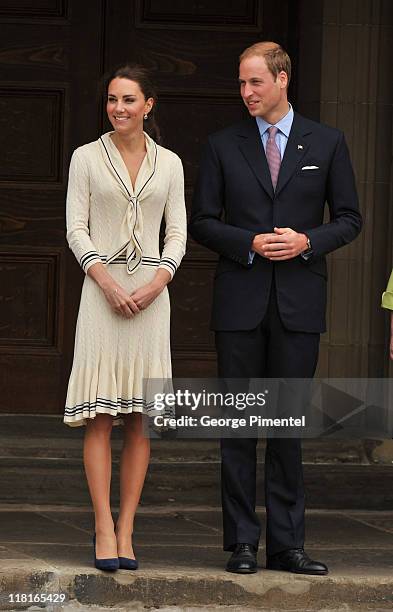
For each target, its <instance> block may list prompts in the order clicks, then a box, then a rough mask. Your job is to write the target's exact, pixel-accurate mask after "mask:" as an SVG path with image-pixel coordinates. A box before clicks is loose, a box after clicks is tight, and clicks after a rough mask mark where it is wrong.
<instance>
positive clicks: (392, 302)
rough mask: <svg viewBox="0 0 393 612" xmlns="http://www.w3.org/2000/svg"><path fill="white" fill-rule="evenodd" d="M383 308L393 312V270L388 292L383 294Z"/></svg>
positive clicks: (387, 288)
mask: <svg viewBox="0 0 393 612" xmlns="http://www.w3.org/2000/svg"><path fill="white" fill-rule="evenodd" d="M382 308H387V309H388V310H393V270H392V273H391V275H390V278H389V282H388V286H387V287H386V291H384V293H383V294H382Z"/></svg>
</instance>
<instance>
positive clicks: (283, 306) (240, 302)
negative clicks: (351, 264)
mask: <svg viewBox="0 0 393 612" xmlns="http://www.w3.org/2000/svg"><path fill="white" fill-rule="evenodd" d="M290 74H291V63H290V59H289V57H288V55H287V53H286V52H285V51H284V50H283V49H282V47H280V46H279V45H278V44H276V43H271V42H260V43H257V44H255V45H253V46H252V47H249V48H248V49H246V50H245V51H244V52H243V53H242V55H241V56H240V64H239V83H240V94H241V97H242V99H243V102H244V104H245V105H246V107H247V109H248V112H249V115H250V117H249V118H248V119H246V120H245V121H243V122H242V123H240V124H238V125H235V126H231V127H229V128H227V129H224V130H222V131H220V132H218V133H216V134H214V135H212V136H210V137H209V141H208V144H207V148H206V151H205V153H204V156H203V159H202V162H201V166H200V171H199V177H198V181H197V184H196V189H195V197H194V203H193V211H192V216H191V222H190V232H191V235H192V236H193V238H194V239H195V240H196V241H197V242H200V243H201V244H203V245H205V246H206V247H208V248H209V249H212V250H213V251H215V252H216V253H218V254H219V255H220V259H219V263H218V267H217V272H216V277H215V283H214V296H213V313H212V329H213V330H215V332H216V347H217V356H218V374H219V376H220V377H225V378H231V377H233V378H239V377H244V378H249V377H255V378H264V377H271V378H282V377H289V378H292V377H294V378H312V377H313V375H314V373H315V368H316V365H317V360H318V347H319V336H320V333H321V332H324V331H326V323H325V310H326V284H327V283H326V277H327V269H326V261H325V255H326V254H327V253H329V252H330V251H333V250H335V249H337V248H339V247H341V246H343V245H344V244H347V243H348V242H350V241H351V240H353V239H354V238H355V237H356V236H357V234H358V233H359V231H360V229H361V216H360V213H359V207H358V198H357V194H356V187H355V181H354V175H353V170H352V166H351V162H350V158H349V154H348V149H347V146H346V143H345V140H344V135H343V134H342V132H340V131H339V130H337V129H334V128H331V127H327V126H324V125H321V124H319V123H315V122H313V121H310V120H308V119H305V118H304V117H301V116H300V115H298V114H297V113H294V111H293V109H292V106H291V105H290V104H289V103H288V99H287V88H288V83H289V80H290ZM325 202H327V203H328V207H329V212H330V221H329V222H328V223H324V222H323V215H324V208H325ZM256 443H257V440H256V439H244V438H243V439H242V438H228V439H222V440H221V455H222V504H223V523H224V550H228V551H232V556H231V557H230V559H229V561H228V564H227V570H228V571H232V572H237V573H254V572H256V571H257V562H256V552H257V548H258V542H259V536H260V525H259V521H258V518H257V515H256V513H255V495H256V491H255V488H256V484H255V479H256ZM265 496H266V513H267V534H266V553H267V568H268V569H278V570H287V571H291V572H296V573H301V574H317V575H324V574H327V572H328V569H327V567H326V565H324V564H323V563H319V562H316V561H312V560H311V559H310V558H309V557H308V555H307V554H306V553H305V551H304V548H303V546H304V487H303V471H302V459H301V444H300V440H298V439H282V438H271V439H268V440H267V449H266V457H265Z"/></svg>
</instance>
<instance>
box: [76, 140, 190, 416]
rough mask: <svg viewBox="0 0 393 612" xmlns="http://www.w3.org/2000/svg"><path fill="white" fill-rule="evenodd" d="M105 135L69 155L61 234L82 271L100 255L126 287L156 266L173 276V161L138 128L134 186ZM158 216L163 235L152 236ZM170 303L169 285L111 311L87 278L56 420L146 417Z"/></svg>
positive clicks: (166, 360) (177, 246)
mask: <svg viewBox="0 0 393 612" xmlns="http://www.w3.org/2000/svg"><path fill="white" fill-rule="evenodd" d="M112 133H113V132H108V133H106V134H104V135H103V136H101V138H99V139H98V140H97V141H95V142H91V143H89V144H86V145H84V146H82V147H79V148H78V149H76V150H75V151H74V153H73V156H72V159H71V164H70V173H69V182H68V192H67V240H68V243H69V246H70V248H71V249H72V251H73V253H74V254H75V257H76V258H77V260H78V261H79V263H80V265H81V267H82V269H83V270H84V272H85V273H86V272H87V270H88V269H89V268H90V266H92V265H93V264H95V263H96V262H99V261H101V262H102V263H104V264H105V265H106V266H107V269H108V272H109V273H110V274H111V276H113V278H114V279H116V281H117V282H118V283H119V284H120V285H121V286H122V287H123V288H124V289H125V290H126V291H128V292H129V293H132V292H133V291H135V290H136V289H137V288H139V287H141V286H143V285H145V284H146V283H149V282H150V281H151V280H152V279H153V278H154V276H155V274H156V271H157V268H165V269H166V270H168V272H170V274H171V277H173V274H174V273H175V272H176V270H177V268H178V266H179V264H180V262H181V259H182V257H183V255H184V252H185V245H186V235H187V229H186V224H187V221H186V210H185V204H184V179H183V168H182V164H181V161H180V159H179V157H178V156H177V155H175V153H173V152H172V151H169V150H168V149H165V148H163V147H161V146H159V145H157V144H156V143H155V142H154V141H153V140H152V139H151V138H150V137H149V136H148V135H147V134H145V141H146V148H147V154H146V156H145V158H144V160H143V162H142V165H141V168H140V170H139V173H138V176H137V179H136V184H135V191H134V189H133V188H132V183H131V180H130V177H129V174H128V170H127V168H126V165H125V163H124V161H123V159H122V157H121V155H120V152H119V150H118V149H117V147H116V146H115V144H114V143H113V141H112V138H111V134H112ZM163 216H164V218H165V226H166V230H165V239H164V248H163V251H162V254H160V252H159V233H160V225H161V221H162V218H163ZM169 331H170V304H169V295H168V290H167V288H165V289H164V291H163V292H162V293H161V294H160V295H159V296H158V297H157V298H156V299H155V300H154V302H152V304H150V306H148V307H147V308H146V309H145V310H143V311H141V312H139V313H138V314H136V315H135V316H134V317H133V318H131V319H126V318H124V317H122V316H120V315H118V314H116V313H115V312H114V311H113V310H112V308H111V307H110V306H109V304H108V302H107V300H106V299H105V296H104V293H103V292H102V290H101V289H100V288H99V286H98V285H97V284H96V282H95V281H94V280H93V279H92V278H90V277H89V276H88V275H86V277H85V279H84V283H83V288H82V295H81V301H80V307H79V314H78V322H77V327H76V336H75V350H74V362H73V366H72V371H71V376H70V380H69V384H68V393H67V400H66V408H65V415H64V422H65V423H67V425H70V426H73V427H75V426H80V425H85V424H86V419H88V418H94V417H95V416H96V414H97V413H106V414H111V415H112V416H113V417H114V422H113V423H114V425H115V424H119V423H121V422H122V419H121V416H120V415H121V413H129V412H144V413H147V414H152V413H154V412H155V411H154V406H153V405H152V403H151V398H150V397H149V394H148V390H147V385H148V380H149V379H170V377H171V375H172V371H171V354H170V337H169Z"/></svg>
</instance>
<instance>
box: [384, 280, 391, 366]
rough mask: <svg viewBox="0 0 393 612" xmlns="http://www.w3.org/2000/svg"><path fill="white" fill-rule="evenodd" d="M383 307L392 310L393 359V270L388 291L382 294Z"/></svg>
mask: <svg viewBox="0 0 393 612" xmlns="http://www.w3.org/2000/svg"><path fill="white" fill-rule="evenodd" d="M382 307H383V308H387V309H388V310H391V311H392V312H391V313H390V348H389V353H390V359H392V360H393V271H392V273H391V275H390V279H389V282H388V286H387V287H386V291H385V292H384V293H383V295H382Z"/></svg>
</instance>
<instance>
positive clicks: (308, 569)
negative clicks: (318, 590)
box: [266, 548, 328, 576]
mask: <svg viewBox="0 0 393 612" xmlns="http://www.w3.org/2000/svg"><path fill="white" fill-rule="evenodd" d="M266 569H271V570H281V571H283V572H293V573H294V574H315V575H316V576H325V575H326V574H327V573H328V568H327V567H326V565H325V564H324V563H320V562H319V561H313V560H312V559H310V557H309V556H308V555H307V554H306V553H305V552H304V549H303V548H290V549H289V550H283V551H282V552H280V553H277V554H276V555H273V556H272V557H268V558H267V563H266Z"/></svg>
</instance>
